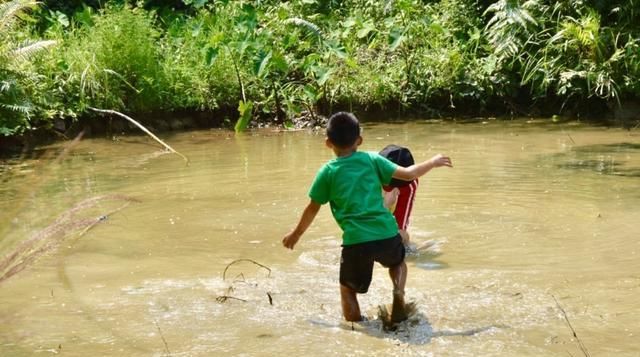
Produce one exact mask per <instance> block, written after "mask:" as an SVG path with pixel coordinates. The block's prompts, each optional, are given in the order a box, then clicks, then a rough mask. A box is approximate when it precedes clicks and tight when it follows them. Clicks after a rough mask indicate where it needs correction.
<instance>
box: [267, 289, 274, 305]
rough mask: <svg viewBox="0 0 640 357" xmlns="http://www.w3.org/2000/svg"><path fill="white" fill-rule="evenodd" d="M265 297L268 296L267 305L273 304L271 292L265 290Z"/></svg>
mask: <svg viewBox="0 0 640 357" xmlns="http://www.w3.org/2000/svg"><path fill="white" fill-rule="evenodd" d="M267 297H269V305H271V306H273V298H272V297H271V294H269V292H268V291H267Z"/></svg>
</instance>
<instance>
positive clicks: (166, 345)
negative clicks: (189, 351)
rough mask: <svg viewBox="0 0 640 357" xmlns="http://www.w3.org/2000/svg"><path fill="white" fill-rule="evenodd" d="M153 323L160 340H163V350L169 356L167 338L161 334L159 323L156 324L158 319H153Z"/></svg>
mask: <svg viewBox="0 0 640 357" xmlns="http://www.w3.org/2000/svg"><path fill="white" fill-rule="evenodd" d="M153 323H154V324H156V328H157V329H158V333H159V334H160V338H161V339H162V342H164V350H165V352H167V355H169V356H170V355H171V352H170V351H169V345H168V344H167V340H165V339H164V335H163V334H162V330H161V329H160V325H158V321H156V320H155V319H154V320H153Z"/></svg>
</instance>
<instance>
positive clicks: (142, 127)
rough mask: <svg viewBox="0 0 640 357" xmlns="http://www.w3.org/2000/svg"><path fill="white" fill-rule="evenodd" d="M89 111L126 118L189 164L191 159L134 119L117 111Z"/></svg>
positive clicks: (94, 109)
mask: <svg viewBox="0 0 640 357" xmlns="http://www.w3.org/2000/svg"><path fill="white" fill-rule="evenodd" d="M89 109H91V110H93V111H96V112H98V113H107V114H115V115H117V116H120V117H122V118H125V119H126V120H128V121H129V122H131V123H133V124H134V125H135V126H137V127H138V128H140V129H141V130H142V131H144V132H145V133H147V135H149V136H150V137H152V138H153V139H155V140H156V141H157V142H159V143H160V144H162V146H164V147H165V148H167V150H169V151H171V152H172V153H174V154H176V155H179V156H180V157H182V158H183V159H184V161H186V163H187V165H188V164H189V159H188V158H187V157H186V156H184V155H182V154H181V153H179V152H177V151H176V150H174V149H173V148H172V147H171V146H169V145H167V144H166V143H165V142H164V141H162V140H160V138H158V137H157V136H155V135H154V134H153V133H152V132H150V131H149V129H147V128H145V127H144V126H142V124H140V123H138V122H137V121H135V120H133V119H132V118H130V117H128V116H126V115H124V114H122V113H120V112H118V111H115V110H108V109H98V108H93V107H89Z"/></svg>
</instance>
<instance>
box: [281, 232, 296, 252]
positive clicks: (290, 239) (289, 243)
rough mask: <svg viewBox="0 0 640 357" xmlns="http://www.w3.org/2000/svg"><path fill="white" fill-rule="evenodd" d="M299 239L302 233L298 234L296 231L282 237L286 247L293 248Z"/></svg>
mask: <svg viewBox="0 0 640 357" xmlns="http://www.w3.org/2000/svg"><path fill="white" fill-rule="evenodd" d="M299 239H300V234H296V232H295V231H292V232H289V233H288V234H287V235H285V236H284V238H282V245H284V247H285V248H289V249H293V247H294V246H295V245H296V243H298V240H299Z"/></svg>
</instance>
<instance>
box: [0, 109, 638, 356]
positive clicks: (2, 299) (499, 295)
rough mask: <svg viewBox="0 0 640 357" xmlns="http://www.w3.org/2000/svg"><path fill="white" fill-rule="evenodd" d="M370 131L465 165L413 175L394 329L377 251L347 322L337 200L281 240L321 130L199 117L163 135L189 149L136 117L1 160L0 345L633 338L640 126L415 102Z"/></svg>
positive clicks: (623, 343)
mask: <svg viewBox="0 0 640 357" xmlns="http://www.w3.org/2000/svg"><path fill="white" fill-rule="evenodd" d="M363 136H364V143H363V145H362V149H363V150H374V151H378V150H380V149H381V148H382V147H384V146H385V145H387V144H390V143H395V144H399V145H404V146H408V147H410V148H411V150H412V152H413V154H414V157H416V158H417V159H427V158H429V157H431V156H432V155H434V154H436V153H445V154H448V155H449V156H450V157H451V158H452V160H453V164H454V168H452V169H449V168H440V169H437V170H434V171H431V172H429V173H428V174H427V175H426V176H424V178H423V179H422V180H421V183H420V187H419V190H418V194H417V197H416V202H415V206H414V212H413V216H412V223H411V226H410V233H411V235H412V239H413V240H414V242H416V243H418V244H422V243H428V244H430V247H429V248H428V249H427V250H425V251H423V252H422V253H420V254H419V255H417V256H416V255H413V256H410V257H408V259H407V260H408V266H409V278H408V282H407V298H408V299H409V300H412V301H415V302H416V303H417V307H418V312H417V314H416V315H415V316H413V318H412V319H411V320H410V321H409V322H408V323H405V324H403V325H401V326H400V327H399V329H398V330H397V331H395V332H383V331H382V329H381V324H380V322H379V320H377V308H378V306H379V305H382V304H387V303H390V300H391V284H390V282H389V279H388V276H387V272H386V271H385V270H384V269H383V268H381V267H379V266H378V267H376V269H375V271H374V281H373V283H372V286H371V288H370V290H369V293H368V294H366V295H361V296H360V303H361V306H362V308H363V311H364V312H365V313H366V314H367V315H368V317H369V318H370V321H369V322H367V323H364V324H356V325H352V324H348V323H346V322H343V321H342V317H341V311H340V300H339V289H338V262H339V254H340V231H339V229H338V227H337V226H336V225H335V223H334V221H333V219H332V217H331V214H330V210H329V209H328V207H323V208H322V210H321V211H320V214H319V216H318V217H317V219H316V221H315V222H314V223H313V225H312V226H311V228H310V229H309V231H307V233H306V234H305V235H304V236H303V238H302V240H301V241H300V243H299V244H298V245H297V246H296V249H295V250H294V251H289V250H286V249H284V248H283V247H282V246H281V243H280V241H281V238H282V236H283V235H284V234H285V233H286V232H287V231H288V230H289V229H291V228H292V227H293V226H294V225H295V223H296V221H297V219H298V217H299V215H300V213H301V210H302V208H304V206H305V205H306V203H307V200H308V199H307V198H306V192H307V189H308V186H309V184H310V182H311V180H312V179H313V176H314V174H315V172H316V170H317V169H318V168H319V167H320V165H321V164H322V163H323V162H325V161H326V160H329V159H330V158H331V157H332V153H331V151H330V150H328V149H327V148H325V146H324V137H323V134H322V132H311V131H298V132H275V131H270V130H261V131H255V132H251V133H247V134H244V135H238V136H236V135H234V134H233V133H231V132H228V131H223V130H205V131H194V132H186V133H179V134H175V135H164V136H162V138H163V139H164V140H166V142H167V143H168V144H170V145H171V146H173V147H174V148H175V149H176V150H178V151H180V152H181V153H183V154H184V155H186V156H188V157H189V159H190V164H189V165H185V162H184V161H183V160H182V159H181V158H180V157H179V156H177V155H172V154H166V153H164V152H163V151H162V150H161V148H160V146H159V145H157V144H156V143H155V142H153V141H151V140H150V139H148V138H147V137H144V136H123V137H117V138H114V140H105V139H85V140H82V141H80V142H79V143H77V145H75V146H73V147H71V148H69V151H68V153H66V154H65V153H63V149H64V148H65V147H69V146H70V145H69V143H60V144H56V145H53V146H49V147H44V148H41V149H40V150H39V151H38V155H36V156H37V157H34V158H30V159H25V160H22V161H12V160H9V161H6V162H4V164H3V165H2V171H0V179H1V180H2V186H1V187H0V233H1V234H0V259H3V258H2V257H5V258H4V259H3V260H5V261H7V260H6V259H7V257H8V256H9V255H10V254H11V253H13V252H16V251H18V254H17V256H16V258H15V259H14V260H13V261H11V263H10V264H9V265H8V266H6V267H3V269H4V270H0V274H4V276H7V275H10V276H9V277H7V278H6V279H5V280H4V281H1V282H0V355H2V356H32V355H49V354H63V355H70V356H100V355H112V356H214V355H229V356H231V355H244V356H270V355H276V354H278V355H292V356H293V355H307V356H320V355H322V356H344V355H354V356H431V355H433V356H454V355H455V356H567V355H572V356H584V355H587V354H590V355H592V356H638V355H640V342H638V341H639V338H640V323H638V321H640V298H639V296H640V239H639V238H640V236H639V229H638V227H639V222H640V134H639V133H638V131H637V130H636V131H631V132H629V131H625V130H622V129H613V128H612V129H607V128H604V127H593V126H589V125H587V124H581V123H562V124H550V123H548V122H543V121H539V122H537V121H524V120H516V121H507V122H500V121H487V122H475V123H464V124H462V123H455V122H439V121H416V122H411V123H388V124H365V125H364V131H363ZM25 242H26V243H25ZM242 259H244V260H242ZM237 260H239V261H237ZM0 262H2V260H0ZM256 263H258V264H260V265H258V264H256ZM11 269H14V270H13V271H11ZM574 332H575V334H576V336H577V338H576V337H574V336H573V333H574Z"/></svg>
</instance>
